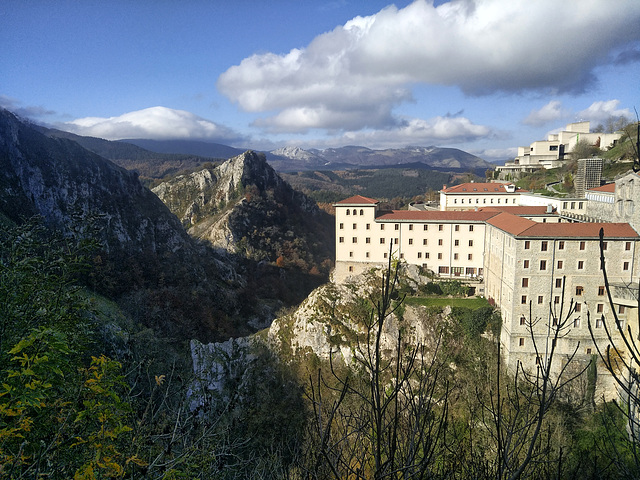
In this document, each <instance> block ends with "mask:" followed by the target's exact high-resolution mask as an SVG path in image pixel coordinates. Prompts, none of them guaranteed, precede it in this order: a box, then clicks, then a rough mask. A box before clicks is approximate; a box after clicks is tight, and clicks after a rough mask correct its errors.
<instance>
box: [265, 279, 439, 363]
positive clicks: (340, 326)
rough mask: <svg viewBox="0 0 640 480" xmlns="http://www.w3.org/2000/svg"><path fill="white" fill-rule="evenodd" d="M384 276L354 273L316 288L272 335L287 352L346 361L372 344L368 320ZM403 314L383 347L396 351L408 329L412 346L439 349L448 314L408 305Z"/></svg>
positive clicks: (391, 322) (390, 326) (391, 323)
mask: <svg viewBox="0 0 640 480" xmlns="http://www.w3.org/2000/svg"><path fill="white" fill-rule="evenodd" d="M380 281H381V279H380V277H379V276H378V275H377V274H375V273H370V274H365V275H360V276H354V277H352V279H351V281H350V282H347V283H343V284H335V283H328V284H325V285H323V286H321V287H319V288H317V289H316V290H314V291H313V292H312V293H311V294H310V295H309V297H308V298H307V299H306V300H305V301H304V302H303V303H302V304H301V305H300V307H299V308H298V309H297V310H296V311H295V312H293V313H291V314H289V315H286V316H283V317H281V318H278V319H276V320H274V322H273V323H272V324H271V327H270V328H269V334H268V338H269V340H270V342H271V344H272V345H274V346H275V347H276V348H278V349H279V350H280V351H281V352H283V354H284V356H285V357H286V356H291V357H295V356H299V355H302V354H305V353H313V354H315V355H317V356H318V357H319V358H321V359H325V360H326V359H328V358H329V354H330V352H334V355H335V352H340V355H341V356H342V358H343V359H344V360H345V363H346V364H351V363H352V361H353V358H354V355H357V354H358V345H360V346H362V347H364V346H365V345H366V329H365V324H366V322H367V320H368V319H369V314H370V307H371V305H372V304H371V303H370V302H369V299H370V298H374V299H375V298H376V292H377V291H379V286H380ZM399 312H401V313H400V314H399V315H391V316H389V317H388V318H387V320H386V321H385V328H384V331H383V335H382V348H383V351H385V352H393V351H394V349H395V345H396V342H397V338H398V331H399V329H400V328H402V331H403V339H404V341H405V342H407V343H409V344H414V345H415V344H418V343H419V344H422V345H425V346H426V347H427V348H428V349H429V348H435V342H436V340H437V338H438V335H439V330H440V328H441V326H442V322H444V321H446V320H445V318H446V316H447V314H448V312H446V311H445V312H443V314H442V315H433V314H430V313H428V312H427V309H426V308H425V307H421V306H416V307H413V306H406V307H404V308H402V309H401V310H400V311H399Z"/></svg>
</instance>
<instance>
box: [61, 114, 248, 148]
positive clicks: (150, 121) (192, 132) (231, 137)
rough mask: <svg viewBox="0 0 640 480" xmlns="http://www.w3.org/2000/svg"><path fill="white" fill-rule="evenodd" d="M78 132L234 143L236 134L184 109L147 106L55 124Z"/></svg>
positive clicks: (113, 138)
mask: <svg viewBox="0 0 640 480" xmlns="http://www.w3.org/2000/svg"><path fill="white" fill-rule="evenodd" d="M58 127H59V128H61V129H63V130H67V131H69V132H72V133H76V134H78V135H85V136H91V137H99V138H105V139H107V140H120V139H123V138H147V139H153V140H168V139H171V140H176V139H194V140H209V141H215V142H223V143H224V142H235V141H237V140H238V139H239V138H240V136H239V135H238V134H237V133H235V132H234V131H232V130H231V129H229V128H227V127H224V126H222V125H218V124H216V123H214V122H212V121H210V120H206V119H204V118H202V117H198V116H197V115H194V114H193V113H190V112H186V111H184V110H173V109H171V108H166V107H151V108H145V109H143V110H137V111H135V112H129V113H125V114H123V115H120V116H118V117H109V118H100V117H85V118H78V119H76V120H73V121H71V122H65V123H63V124H61V125H59V126H58Z"/></svg>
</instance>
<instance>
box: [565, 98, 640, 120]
mask: <svg viewBox="0 0 640 480" xmlns="http://www.w3.org/2000/svg"><path fill="white" fill-rule="evenodd" d="M619 105H620V100H606V101H599V102H593V103H592V104H591V105H590V106H589V108H586V109H584V110H582V111H580V112H578V114H577V117H578V118H579V119H583V120H589V121H590V122H591V124H592V125H594V126H595V124H598V123H606V121H607V120H608V119H609V118H611V117H615V118H618V117H625V118H628V119H629V121H631V119H633V113H632V112H631V110H629V109H628V108H618V106H619Z"/></svg>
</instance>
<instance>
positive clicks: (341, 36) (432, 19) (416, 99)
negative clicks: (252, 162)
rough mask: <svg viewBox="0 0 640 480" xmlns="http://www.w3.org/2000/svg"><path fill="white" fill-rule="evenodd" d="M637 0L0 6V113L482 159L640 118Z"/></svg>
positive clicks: (172, 134)
mask: <svg viewBox="0 0 640 480" xmlns="http://www.w3.org/2000/svg"><path fill="white" fill-rule="evenodd" d="M638 25H640V2H639V1H638V0H561V1H558V0H536V1H530V0H452V1H450V2H445V1H436V2H435V3H433V2H431V1H428V0H417V1H415V2H411V1H398V2H395V4H391V3H389V2H387V1H378V0H368V1H348V0H333V1H311V0H296V1H285V0H272V1H270V2H265V1H253V0H236V1H233V2H231V1H218V0H207V1H204V0H201V1H198V0H194V1H188V0H187V1H182V2H177V1H168V0H154V1H148V0H136V1H131V0H123V1H109V0H102V1H92V0H83V1H80V0H76V1H65V0H58V1H55V2H53V1H50V0H46V1H45V0H5V1H4V2H2V4H1V5H0V47H1V48H0V105H2V106H4V107H5V108H8V109H9V110H12V111H14V112H16V113H18V114H19V115H21V116H24V117H28V118H30V119H32V120H34V121H36V122H41V123H45V124H48V125H52V126H55V127H57V128H61V129H64V130H69V131H73V132H75V133H78V134H81V135H92V136H98V137H102V138H108V139H118V138H141V137H144V138H158V139H164V138H194V139H204V140H209V141H213V142H219V143H225V144H229V145H233V146H237V147H246V148H254V149H264V150H271V149H275V148H278V147H281V146H285V145H294V146H301V147H303V148H310V147H314V148H326V147H335V146H342V145H364V146H368V147H371V148H388V147H401V146H408V145H421V146H428V145H437V146H442V147H444V146H449V147H456V148H461V149H463V150H466V151H469V152H471V153H474V154H476V155H479V156H481V157H483V158H486V159H487V160H498V159H502V160H504V159H508V158H510V157H513V156H514V155H515V149H516V147H517V146H519V145H528V144H529V143H531V142H533V141H535V140H541V139H544V138H546V136H547V134H548V133H549V132H551V131H554V130H557V129H559V128H561V127H563V126H564V125H566V124H567V123H570V122H573V121H578V120H591V122H592V126H595V125H596V124H598V123H602V122H604V121H605V120H606V119H607V117H609V116H611V115H613V116H620V115H623V116H626V117H628V118H629V119H630V120H632V119H633V117H634V116H635V113H634V111H633V109H634V107H635V108H639V109H640V28H638Z"/></svg>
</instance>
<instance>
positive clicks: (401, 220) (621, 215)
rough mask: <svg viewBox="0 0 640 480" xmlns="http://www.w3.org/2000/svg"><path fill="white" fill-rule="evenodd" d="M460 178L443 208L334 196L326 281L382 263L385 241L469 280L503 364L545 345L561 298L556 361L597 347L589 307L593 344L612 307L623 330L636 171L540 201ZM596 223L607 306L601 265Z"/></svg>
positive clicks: (532, 355)
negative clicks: (486, 311) (495, 331)
mask: <svg viewBox="0 0 640 480" xmlns="http://www.w3.org/2000/svg"><path fill="white" fill-rule="evenodd" d="M464 185H465V186H460V185H458V186H456V187H452V188H450V189H447V188H443V190H442V192H441V198H443V200H444V208H443V206H442V205H441V211H405V210H402V211H398V210H396V211H383V210H381V209H380V208H379V202H378V201H376V200H374V199H371V198H367V197H362V196H355V197H351V198H348V199H346V200H343V201H341V202H338V203H336V204H335V205H334V206H335V210H336V268H335V270H334V274H333V275H334V280H335V281H344V280H345V279H347V278H348V277H349V276H350V275H355V274H359V273H362V272H364V271H366V270H368V269H370V268H372V267H379V266H382V265H385V264H386V263H387V261H388V258H387V257H388V255H389V244H392V246H393V255H394V256H395V257H396V258H398V259H399V260H401V261H404V262H407V263H409V264H412V265H416V266H418V267H420V268H422V269H423V271H425V272H430V273H431V274H433V275H435V276H436V277H439V278H443V279H447V278H449V279H450V278H457V279H460V280H464V281H467V282H469V283H470V284H471V285H473V286H474V288H475V289H476V292H477V293H479V294H483V295H485V296H486V297H487V298H488V299H489V300H490V301H491V302H493V303H494V304H495V305H496V307H497V308H499V310H500V312H501V315H502V321H503V324H502V331H501V339H500V341H501V344H502V348H503V353H504V357H505V359H506V361H507V364H508V365H510V366H511V367H514V366H515V365H516V364H517V362H522V363H523V364H524V365H525V366H527V367H530V368H535V365H536V362H537V361H539V357H540V356H541V355H542V354H543V353H541V352H546V351H549V350H548V349H550V348H551V347H552V346H551V345H550V344H549V342H550V339H549V336H548V328H549V326H550V323H551V322H552V319H553V315H552V312H554V311H558V310H559V309H560V307H561V306H562V305H563V302H564V308H565V313H566V311H568V307H569V303H570V302H571V301H573V302H574V305H575V312H573V314H572V316H571V329H570V331H569V332H568V333H567V335H565V336H564V337H563V338H561V339H560V340H559V341H558V343H559V344H558V345H554V346H553V347H554V348H555V349H556V353H557V355H559V356H560V357H561V360H560V361H559V362H557V364H556V365H558V366H559V367H560V366H561V365H562V358H565V359H566V358H568V357H569V356H570V355H571V354H572V353H573V352H574V351H575V352H576V355H577V356H576V359H577V360H578V363H579V362H583V363H584V362H588V361H589V360H590V359H591V356H592V355H594V354H595V353H596V350H595V345H594V344H593V340H592V339H591V336H590V334H589V330H588V328H587V320H586V313H587V312H590V315H591V319H592V322H593V324H594V330H595V333H596V335H595V336H596V341H599V340H600V339H602V342H606V341H607V339H606V334H605V331H604V328H603V324H602V322H601V320H600V317H601V315H604V317H605V319H606V321H607V322H611V323H607V325H613V322H614V314H615V315H616V316H617V319H618V321H619V322H621V323H622V326H623V327H624V326H625V325H626V322H627V320H628V319H630V318H635V316H636V315H637V306H638V304H637V300H636V298H637V295H638V284H637V281H635V280H634V279H637V278H638V275H639V273H640V267H639V265H640V236H639V235H638V233H637V232H638V228H639V227H640V210H639V209H635V202H634V199H635V198H640V176H638V175H637V174H635V173H630V174H628V175H626V176H624V177H622V178H620V179H618V180H617V181H616V183H615V184H610V185H607V186H604V187H595V188H593V189H590V190H587V192H586V198H582V199H550V200H552V201H553V202H554V203H548V204H547V205H522V204H521V202H523V200H524V203H526V202H527V201H533V200H532V199H534V198H537V199H540V198H542V199H544V198H548V197H540V196H538V197H533V196H531V194H529V193H528V192H517V191H515V189H514V190H513V191H508V189H507V188H506V187H507V186H504V185H500V186H496V187H495V188H494V184H481V183H480V184H473V183H471V184H464ZM485 185H490V186H486V187H485ZM496 185H498V184H496ZM611 185H613V186H611ZM485 188H486V189H487V190H485ZM496 188H497V189H496ZM456 200H457V201H456ZM463 200H464V202H463ZM476 200H477V203H476ZM492 200H493V203H492V202H491V201H492ZM498 200H500V203H498ZM600 229H603V231H604V242H605V243H604V248H605V250H606V252H605V254H606V266H607V274H608V277H609V280H610V283H611V286H612V291H613V310H612V308H611V306H610V304H609V302H608V299H607V296H606V295H605V290H604V281H603V277H602V271H601V270H600V258H599V256H600V246H599V232H600ZM634 282H635V283H634ZM530 313H531V318H533V319H537V320H538V322H537V324H536V327H535V329H534V334H535V338H536V344H537V348H538V350H537V351H536V350H535V349H534V345H533V342H531V339H530V336H529V334H528V331H527V320H528V319H529V317H530ZM599 380H602V381H604V380H606V379H605V378H603V379H599ZM609 380H610V379H609ZM605 383H606V382H605ZM602 388H604V390H603V391H602V392H600V393H606V394H607V396H608V398H612V397H613V396H614V393H615V392H614V389H613V388H612V386H611V385H608V386H606V384H605V386H604V387H602Z"/></svg>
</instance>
